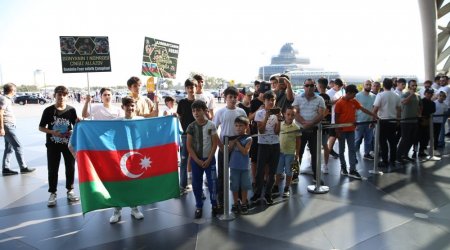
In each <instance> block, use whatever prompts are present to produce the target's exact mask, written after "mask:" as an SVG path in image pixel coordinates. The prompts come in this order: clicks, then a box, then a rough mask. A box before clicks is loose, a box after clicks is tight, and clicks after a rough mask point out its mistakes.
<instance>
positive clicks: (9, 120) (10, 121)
mask: <svg viewBox="0 0 450 250" xmlns="http://www.w3.org/2000/svg"><path fill="white" fill-rule="evenodd" d="M0 109H1V110H3V123H4V124H5V125H14V124H16V116H15V115H14V113H13V111H12V100H11V98H9V97H8V96H4V95H2V96H0Z"/></svg>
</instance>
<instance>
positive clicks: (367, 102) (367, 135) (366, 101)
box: [355, 80, 375, 160]
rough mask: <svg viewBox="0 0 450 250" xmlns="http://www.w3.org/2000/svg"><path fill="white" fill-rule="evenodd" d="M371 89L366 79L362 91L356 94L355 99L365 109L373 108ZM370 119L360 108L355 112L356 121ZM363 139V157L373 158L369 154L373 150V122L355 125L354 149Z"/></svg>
mask: <svg viewBox="0 0 450 250" xmlns="http://www.w3.org/2000/svg"><path fill="white" fill-rule="evenodd" d="M371 89H372V81H370V80H366V81H365V82H364V89H363V91H361V92H359V93H358V94H356V97H355V99H356V100H357V101H358V102H359V103H361V106H363V107H364V108H365V109H367V110H372V109H373V103H374V102H375V95H374V94H372V93H371V92H370V90H371ZM368 121H372V117H371V116H370V115H367V114H365V113H363V112H362V111H361V110H358V111H357V112H356V122H368ZM363 139H364V156H363V157H364V159H366V160H373V156H372V155H370V151H372V150H373V144H372V142H373V124H358V125H357V126H356V138H355V147H356V151H357V152H359V146H360V145H361V143H362V140H363Z"/></svg>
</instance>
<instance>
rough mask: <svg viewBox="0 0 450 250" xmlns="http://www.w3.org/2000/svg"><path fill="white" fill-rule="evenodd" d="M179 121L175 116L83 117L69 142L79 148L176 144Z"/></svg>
mask: <svg viewBox="0 0 450 250" xmlns="http://www.w3.org/2000/svg"><path fill="white" fill-rule="evenodd" d="M179 131H180V128H179V122H178V119H177V118H176V117H174V116H164V117H156V118H147V119H136V120H106V121H95V120H84V121H80V122H78V123H77V124H76V126H75V128H74V131H73V134H72V137H71V138H70V144H71V145H72V146H73V148H74V149H75V151H79V150H100V151H101V150H113V151H115V150H135V149H140V148H148V147H153V146H159V145H165V144H169V143H174V142H176V143H178V144H179Z"/></svg>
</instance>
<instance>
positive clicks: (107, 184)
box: [71, 116, 180, 214]
mask: <svg viewBox="0 0 450 250" xmlns="http://www.w3.org/2000/svg"><path fill="white" fill-rule="evenodd" d="M71 145H72V147H73V148H74V149H75V151H76V156H77V157H76V158H77V163H78V175H79V178H78V179H79V183H80V195H81V207H82V210H83V214H84V213H87V212H89V211H93V210H97V209H102V208H108V207H129V206H137V205H145V204H150V203H154V202H157V201H162V200H167V199H170V198H175V197H179V195H180V190H179V186H178V158H177V149H178V145H179V123H178V120H177V119H176V118H175V117H173V116H165V117H158V118H150V119H139V120H107V121H95V120H86V121H81V122H79V123H77V125H76V126H75V129H74V131H73V134H72V137H71Z"/></svg>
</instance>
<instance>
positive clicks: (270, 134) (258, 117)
mask: <svg viewBox="0 0 450 250" xmlns="http://www.w3.org/2000/svg"><path fill="white" fill-rule="evenodd" d="M265 117H266V110H265V109H260V110H258V111H256V113H255V122H262V121H263V120H264V118H265ZM277 120H278V118H277V116H276V115H270V116H269V119H268V120H267V122H266V131H265V132H264V134H261V133H259V130H258V144H277V143H280V138H279V137H278V135H277V134H275V126H276V125H277Z"/></svg>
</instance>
